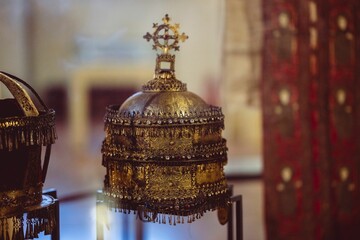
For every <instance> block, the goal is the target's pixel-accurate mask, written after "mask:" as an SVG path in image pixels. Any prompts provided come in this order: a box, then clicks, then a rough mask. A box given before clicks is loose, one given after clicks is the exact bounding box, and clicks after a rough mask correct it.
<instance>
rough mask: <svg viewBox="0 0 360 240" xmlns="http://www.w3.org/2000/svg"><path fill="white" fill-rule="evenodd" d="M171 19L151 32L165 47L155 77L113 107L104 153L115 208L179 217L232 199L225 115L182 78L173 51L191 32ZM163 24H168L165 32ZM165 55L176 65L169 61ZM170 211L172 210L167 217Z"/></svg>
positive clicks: (109, 196) (109, 110) (171, 220)
mask: <svg viewBox="0 0 360 240" xmlns="http://www.w3.org/2000/svg"><path fill="white" fill-rule="evenodd" d="M169 20H170V19H169V18H168V16H167V15H166V16H165V18H164V19H163V21H164V24H162V25H157V24H154V28H155V29H156V30H155V33H154V35H151V34H149V33H147V35H145V36H144V38H146V39H149V40H150V39H153V40H154V42H155V45H154V48H155V49H156V48H158V47H159V48H161V49H162V50H163V51H164V53H163V54H160V55H158V56H157V62H156V68H155V75H154V79H152V80H150V81H149V82H148V83H147V84H145V85H144V86H143V88H142V91H141V92H138V93H136V94H134V95H132V96H131V97H129V98H128V99H127V100H126V101H125V102H124V103H123V104H122V105H121V106H119V105H113V106H109V107H108V108H107V112H106V116H105V131H106V137H105V140H104V142H103V147H102V153H103V165H104V166H105V167H106V168H107V174H106V177H105V181H104V194H105V196H107V201H108V202H109V203H110V205H111V206H112V207H114V208H115V209H121V210H128V211H129V210H134V211H138V212H139V214H140V217H141V218H142V219H144V218H149V219H151V220H152V221H158V222H161V223H165V222H167V221H168V222H169V223H170V224H176V223H183V222H184V221H185V220H184V217H185V216H186V217H187V221H188V222H192V221H194V220H195V219H196V218H198V217H200V216H201V215H202V214H203V213H204V212H205V211H207V210H213V209H216V208H218V207H222V206H224V205H225V204H227V202H228V199H229V192H228V187H227V182H226V179H225V176H224V171H223V167H224V165H225V164H226V162H227V154H226V152H227V148H226V140H225V139H223V138H222V136H221V132H222V130H223V129H224V116H223V114H222V112H221V109H220V108H219V107H215V106H211V105H208V104H207V103H206V102H205V101H204V100H202V99H201V98H200V97H199V96H197V95H196V94H194V93H191V92H189V91H187V89H186V84H184V83H182V82H181V81H179V80H177V79H176V77H175V70H174V62H175V56H174V55H170V54H169V53H168V51H169V50H171V49H175V50H178V49H179V47H178V46H177V41H178V40H185V39H187V36H186V35H185V34H184V33H183V34H181V35H179V34H178V33H177V27H178V25H175V26H177V27H174V25H170V24H169ZM159 29H160V30H164V31H165V33H164V35H162V36H161V37H160V36H159V34H160V30H159ZM170 30H172V32H173V33H174V34H173V35H169V31H170ZM180 36H181V37H180ZM159 38H161V39H163V40H164V43H163V44H161V43H160V42H159ZM169 39H172V40H173V41H174V42H176V44H174V42H172V43H170V42H169V41H170V40H169ZM167 40H168V41H167ZM164 62H166V63H170V67H169V68H163V67H162V65H163V63H164ZM161 214H163V216H160V215H161ZM164 214H165V215H171V216H172V217H170V218H168V220H166V217H165V215H164Z"/></svg>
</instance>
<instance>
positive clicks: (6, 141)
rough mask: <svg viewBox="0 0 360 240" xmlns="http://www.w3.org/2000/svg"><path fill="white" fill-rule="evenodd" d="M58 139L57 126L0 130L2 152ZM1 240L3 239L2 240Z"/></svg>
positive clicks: (44, 143)
mask: <svg viewBox="0 0 360 240" xmlns="http://www.w3.org/2000/svg"><path fill="white" fill-rule="evenodd" d="M56 138H57V135H56V131H55V126H47V127H40V128H28V127H21V128H15V129H14V128H13V129H11V128H0V150H3V149H5V150H9V151H12V150H14V149H17V148H18V147H19V145H25V146H31V145H39V146H41V145H43V146H45V145H49V144H53V143H54V142H55V139H56ZM0 240H1V239H0Z"/></svg>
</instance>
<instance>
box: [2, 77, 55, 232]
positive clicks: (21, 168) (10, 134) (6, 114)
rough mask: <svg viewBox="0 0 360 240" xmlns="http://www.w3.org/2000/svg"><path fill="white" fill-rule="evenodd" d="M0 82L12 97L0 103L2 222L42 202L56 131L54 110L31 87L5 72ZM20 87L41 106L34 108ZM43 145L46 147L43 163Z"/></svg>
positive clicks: (15, 219) (32, 102) (16, 216)
mask: <svg viewBox="0 0 360 240" xmlns="http://www.w3.org/2000/svg"><path fill="white" fill-rule="evenodd" d="M0 82H1V84H4V85H5V86H6V87H7V88H8V90H9V92H10V93H11V94H12V95H13V97H14V98H11V99H1V100H0V164H1V167H0V219H2V223H3V222H4V221H7V220H4V219H6V217H7V216H13V217H12V219H13V221H15V222H17V221H18V220H19V219H18V215H21V214H22V213H23V212H24V210H25V209H29V208H30V207H33V206H38V205H40V204H41V202H42V201H43V197H42V187H43V183H44V181H45V176H46V172H47V167H48V163H49V158H50V149H51V145H52V144H53V143H54V142H55V139H56V132H55V112H54V110H51V109H48V108H47V107H46V105H45V104H44V103H43V102H42V100H41V99H40V97H39V96H38V94H37V93H36V92H35V91H34V89H33V88H32V87H31V86H29V85H28V84H27V83H26V82H24V81H23V80H21V79H19V78H17V77H15V76H12V75H10V74H8V73H4V72H0ZM23 86H25V87H26V88H27V89H29V90H30V91H31V92H32V95H33V96H35V97H36V99H37V102H38V103H39V104H38V105H42V107H40V108H38V107H37V106H36V105H35V103H34V101H33V100H32V98H31V97H30V96H29V94H28V93H27V92H26V90H25V88H24V87H23ZM42 146H45V147H46V149H45V154H44V160H43V161H42V160H41V156H42ZM42 162H43V166H42ZM19 221H20V220H19ZM37 226H39V224H38V225H37ZM2 230H4V231H5V228H4V227H3V228H2ZM0 236H1V234H0ZM2 236H3V237H4V235H2ZM4 239H6V238H5V237H4ZM19 239H20V238H19Z"/></svg>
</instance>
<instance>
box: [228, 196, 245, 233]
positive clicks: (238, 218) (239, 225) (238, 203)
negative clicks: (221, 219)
mask: <svg viewBox="0 0 360 240" xmlns="http://www.w3.org/2000/svg"><path fill="white" fill-rule="evenodd" d="M234 203H235V211H236V212H235V214H236V215H235V227H236V240H243V213H242V196H241V195H238V196H233V197H231V204H230V207H229V222H228V240H233V239H234V233H233V230H234V220H233V204H234Z"/></svg>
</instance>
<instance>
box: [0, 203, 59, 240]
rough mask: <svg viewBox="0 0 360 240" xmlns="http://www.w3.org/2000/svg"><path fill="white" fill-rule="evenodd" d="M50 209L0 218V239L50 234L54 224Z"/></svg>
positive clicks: (21, 239) (7, 239)
mask: <svg viewBox="0 0 360 240" xmlns="http://www.w3.org/2000/svg"><path fill="white" fill-rule="evenodd" d="M52 211H53V210H52V209H50V208H49V209H41V210H37V211H34V212H31V213H28V214H25V215H24V216H22V215H21V216H14V217H10V218H3V219H0V240H24V239H34V238H38V237H39V233H41V232H44V234H45V235H50V234H51V233H52V231H53V229H54V228H55V226H56V219H55V216H54V214H53V212H52Z"/></svg>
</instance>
